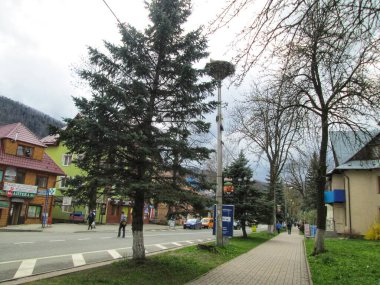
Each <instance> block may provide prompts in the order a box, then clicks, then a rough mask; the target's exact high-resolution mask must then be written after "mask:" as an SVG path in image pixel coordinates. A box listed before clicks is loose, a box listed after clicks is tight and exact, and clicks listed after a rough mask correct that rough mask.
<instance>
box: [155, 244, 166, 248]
mask: <svg viewBox="0 0 380 285" xmlns="http://www.w3.org/2000/svg"><path fill="white" fill-rule="evenodd" d="M155 246H157V247H158V248H161V249H168V248H167V247H166V246H163V245H162V244H155Z"/></svg>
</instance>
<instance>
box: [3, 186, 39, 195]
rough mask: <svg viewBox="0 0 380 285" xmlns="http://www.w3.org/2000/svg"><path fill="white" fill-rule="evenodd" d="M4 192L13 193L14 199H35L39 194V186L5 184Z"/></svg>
mask: <svg viewBox="0 0 380 285" xmlns="http://www.w3.org/2000/svg"><path fill="white" fill-rule="evenodd" d="M4 191H6V192H7V193H8V192H9V191H11V192H12V197H24V198H33V197H34V196H35V195H36V193H37V186H34V185H26V184H18V183H10V182H4Z"/></svg>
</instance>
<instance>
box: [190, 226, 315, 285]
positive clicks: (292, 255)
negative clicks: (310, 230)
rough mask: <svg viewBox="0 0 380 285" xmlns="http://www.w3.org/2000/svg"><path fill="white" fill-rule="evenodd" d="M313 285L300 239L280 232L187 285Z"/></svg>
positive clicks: (293, 233) (294, 234) (295, 231)
mask: <svg viewBox="0 0 380 285" xmlns="http://www.w3.org/2000/svg"><path fill="white" fill-rule="evenodd" d="M206 284H207V285H210V284H215V285H221V284H222V285H223V284H226V285H227V284H228V285H232V284H239V285H244V284H247V285H248V284H250V285H252V284H255V285H259V284H262V285H277V284H284V285H312V281H311V276H310V273H309V268H308V264H307V261H306V255H305V249H304V243H303V236H302V235H299V234H298V230H296V229H294V231H293V232H292V234H291V235H288V233H281V234H280V235H278V236H276V237H275V238H273V239H271V240H269V241H267V242H265V243H263V244H261V245H259V246H258V247H256V248H254V249H252V250H251V251H249V252H247V253H246V254H243V255H241V256H239V257H237V258H235V259H233V260H231V261H229V262H227V263H224V264H222V265H221V266H219V267H217V268H215V269H213V270H211V271H210V272H208V273H206V274H204V275H203V276H201V277H200V278H198V279H196V280H193V281H192V282H190V283H187V285H206Z"/></svg>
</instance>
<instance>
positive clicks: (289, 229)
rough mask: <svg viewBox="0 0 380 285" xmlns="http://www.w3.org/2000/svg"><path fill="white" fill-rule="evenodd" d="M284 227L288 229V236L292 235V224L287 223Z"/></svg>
mask: <svg viewBox="0 0 380 285" xmlns="http://www.w3.org/2000/svg"><path fill="white" fill-rule="evenodd" d="M286 227H287V229H288V235H290V234H291V233H292V223H291V222H288V223H287V224H286Z"/></svg>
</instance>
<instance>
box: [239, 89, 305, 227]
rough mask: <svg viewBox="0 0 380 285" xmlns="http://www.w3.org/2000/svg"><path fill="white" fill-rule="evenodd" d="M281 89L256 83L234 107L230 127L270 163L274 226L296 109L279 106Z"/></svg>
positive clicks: (294, 136)
mask: <svg viewBox="0 0 380 285" xmlns="http://www.w3.org/2000/svg"><path fill="white" fill-rule="evenodd" d="M283 96H284V95H283V94H282V91H281V89H279V88H273V87H269V88H266V89H265V90H263V89H262V88H261V87H259V86H255V87H254V88H253V90H252V92H251V94H249V95H248V96H247V98H246V100H245V101H244V102H242V103H241V104H239V105H238V106H237V107H236V108H235V109H234V111H233V115H232V118H233V122H234V123H233V126H232V130H233V131H234V132H235V133H236V134H237V135H238V136H239V137H240V139H241V140H243V141H244V142H245V143H246V144H247V145H248V147H249V148H250V151H251V152H253V153H255V154H257V155H259V156H263V157H264V158H265V159H266V160H267V161H268V163H269V188H270V193H271V195H272V201H273V217H272V225H273V228H272V229H273V230H274V228H275V224H276V212H277V208H276V194H275V193H276V192H275V186H276V183H277V182H278V179H279V178H280V174H281V172H282V170H283V167H284V165H285V162H286V160H287V158H288V156H289V154H290V150H291V149H292V148H293V147H295V144H294V142H295V140H296V139H297V132H298V127H297V118H298V116H297V113H295V112H293V111H292V112H290V111H289V110H284V109H283V108H282V97H283Z"/></svg>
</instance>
